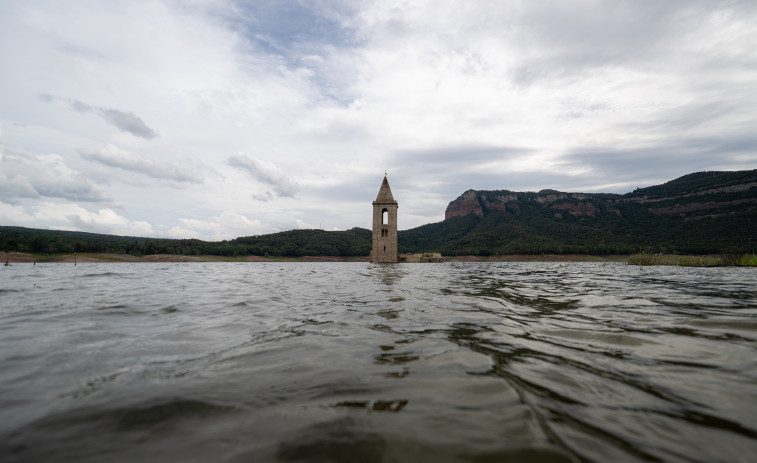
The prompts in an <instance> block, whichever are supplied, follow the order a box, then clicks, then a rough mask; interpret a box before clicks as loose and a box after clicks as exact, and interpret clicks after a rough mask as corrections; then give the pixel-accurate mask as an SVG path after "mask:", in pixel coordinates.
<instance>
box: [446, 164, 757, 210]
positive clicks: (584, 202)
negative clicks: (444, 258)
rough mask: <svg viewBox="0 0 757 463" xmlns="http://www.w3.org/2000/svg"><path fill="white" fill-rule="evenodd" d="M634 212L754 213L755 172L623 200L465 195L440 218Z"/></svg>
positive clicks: (547, 193) (696, 179) (701, 178)
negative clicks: (527, 213)
mask: <svg viewBox="0 0 757 463" xmlns="http://www.w3.org/2000/svg"><path fill="white" fill-rule="evenodd" d="M639 208H641V209H643V210H644V211H645V213H647V214H649V215H650V216H651V217H660V216H675V217H678V218H683V219H685V220H691V219H698V218H703V217H710V218H713V217H719V216H723V215H732V214H734V213H737V214H741V213H743V212H757V170H751V171H739V172H699V173H695V174H689V175H686V176H684V177H681V178H678V179H676V180H673V181H670V182H668V183H665V184H663V185H657V186H653V187H649V188H643V189H637V190H635V191H633V192H631V193H627V194H624V195H618V194H608V193H564V192H560V191H555V190H542V191H540V192H538V193H534V192H513V191H508V190H497V191H477V190H468V191H466V192H465V193H463V194H462V195H460V197H458V198H457V199H455V200H454V201H452V202H450V203H449V205H448V206H447V210H446V211H445V214H444V218H445V220H447V219H450V218H452V217H465V216H467V215H469V214H474V215H475V216H477V217H484V216H486V215H487V214H489V213H490V212H494V211H498V212H504V213H511V214H520V213H522V212H524V211H529V210H530V211H534V210H539V211H541V215H544V216H550V217H551V218H552V219H557V220H560V219H565V218H569V217H573V218H581V217H586V218H601V217H607V216H611V217H612V216H614V217H624V216H626V215H628V214H627V213H630V214H631V215H632V216H634V217H636V218H638V217H639V216H638V210H639ZM624 211H625V212H624Z"/></svg>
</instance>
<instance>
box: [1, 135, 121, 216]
mask: <svg viewBox="0 0 757 463" xmlns="http://www.w3.org/2000/svg"><path fill="white" fill-rule="evenodd" d="M0 197H2V198H4V199H6V200H10V201H15V200H18V199H20V198H32V199H39V198H63V199H68V200H71V201H108V200H109V198H108V197H107V196H106V195H105V193H104V192H103V191H102V190H101V189H100V188H99V187H98V186H96V185H94V184H92V182H91V181H90V180H89V179H87V177H86V176H85V175H83V174H82V173H81V172H79V171H77V170H75V169H72V168H71V167H69V166H68V164H67V163H66V160H65V159H64V158H63V157H62V156H60V155H58V154H45V155H40V154H34V153H30V152H27V151H23V150H18V149H10V148H8V147H7V146H6V145H5V143H3V140H2V139H0Z"/></svg>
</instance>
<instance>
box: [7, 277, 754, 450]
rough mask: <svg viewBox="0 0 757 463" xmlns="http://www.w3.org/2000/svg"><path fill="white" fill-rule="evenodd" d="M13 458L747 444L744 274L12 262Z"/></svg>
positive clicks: (750, 398) (749, 322)
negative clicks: (35, 264) (16, 263)
mask: <svg viewBox="0 0 757 463" xmlns="http://www.w3.org/2000/svg"><path fill="white" fill-rule="evenodd" d="M2 272H3V273H2V279H1V280H0V362H1V363H0V364H1V365H2V366H3V368H2V370H0V390H1V391H3V393H2V395H0V459H2V460H3V461H61V460H66V459H68V460H76V461H103V460H108V461H133V460H136V459H140V458H141V459H149V460H155V459H157V458H160V459H170V460H181V461H209V460H216V461H511V460H513V461H555V462H563V461H586V462H594V461H650V460H651V461H654V460H658V461H696V462H717V461H722V462H748V461H751V460H752V459H753V456H754V455H755V454H757V420H755V416H757V389H755V387H754V385H755V384H757V289H755V288H757V275H756V274H755V273H754V271H753V270H751V269H727V268H704V269H690V268H636V267H630V266H624V265H615V264H609V265H608V264H590V263H587V264H565V263H560V264H550V263H541V264H540V263H499V264H476V263H473V264H468V263H466V264H444V265H442V264H428V265H426V264H408V265H373V264H363V263H355V264H348V263H340V264H334V263H323V264H318V263H301V264H296V263H254V264H225V263H207V264H202V263H178V264H165V263H155V264H148V263H135V264H126V263H118V264H94V263H82V264H80V265H77V266H68V265H63V264H59V265H38V266H32V265H24V264H18V265H13V266H9V267H5V268H3V269H2Z"/></svg>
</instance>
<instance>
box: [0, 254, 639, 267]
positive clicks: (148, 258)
mask: <svg viewBox="0 0 757 463" xmlns="http://www.w3.org/2000/svg"><path fill="white" fill-rule="evenodd" d="M627 257H628V256H621V255H613V256H594V255H588V254H536V255H527V254H516V255H504V256H486V257H481V256H450V257H444V262H623V261H625V259H627ZM0 259H2V262H0V265H3V264H4V262H6V261H7V262H8V263H9V264H19V263H36V262H39V263H44V264H49V263H61V264H65V263H74V261H76V262H77V263H78V262H82V263H86V262H115V263H118V262H153V263H154V262H368V261H369V258H368V256H365V257H340V256H301V257H282V256H269V257H261V256H242V257H224V256H210V255H203V256H185V255H173V254H149V255H145V256H133V255H131V254H109V253H78V254H76V255H75V256H74V254H52V255H48V254H31V253H26V252H16V251H13V252H0Z"/></svg>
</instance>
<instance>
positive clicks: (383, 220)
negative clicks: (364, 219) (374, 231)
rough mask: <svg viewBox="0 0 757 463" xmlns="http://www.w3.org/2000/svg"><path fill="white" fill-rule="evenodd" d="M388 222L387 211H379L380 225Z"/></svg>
mask: <svg viewBox="0 0 757 463" xmlns="http://www.w3.org/2000/svg"><path fill="white" fill-rule="evenodd" d="M387 223H389V211H388V210H386V209H384V210H382V211H381V225H386V224H387Z"/></svg>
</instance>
